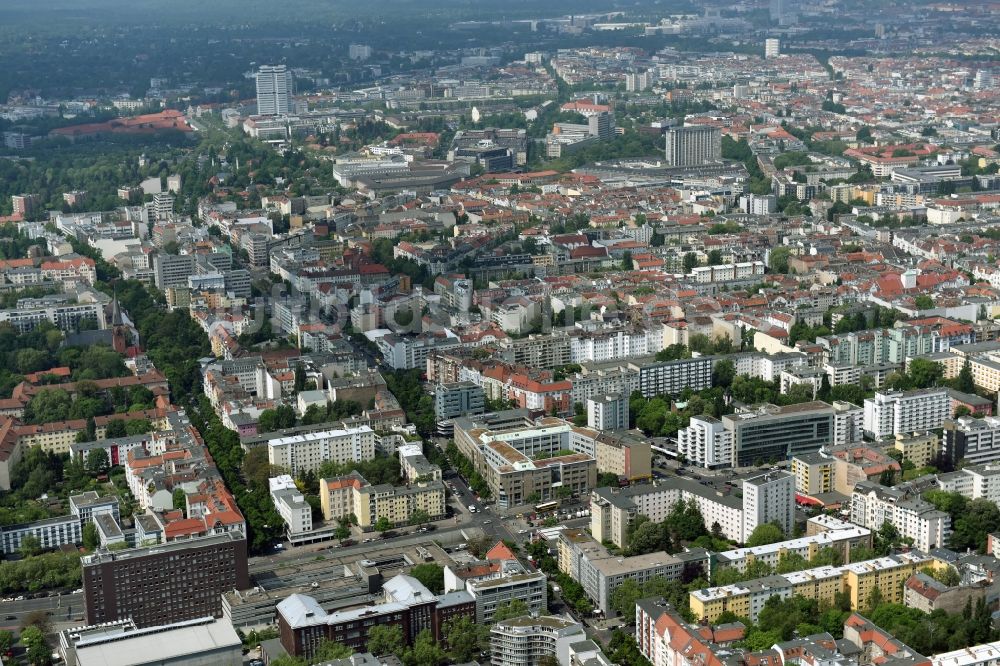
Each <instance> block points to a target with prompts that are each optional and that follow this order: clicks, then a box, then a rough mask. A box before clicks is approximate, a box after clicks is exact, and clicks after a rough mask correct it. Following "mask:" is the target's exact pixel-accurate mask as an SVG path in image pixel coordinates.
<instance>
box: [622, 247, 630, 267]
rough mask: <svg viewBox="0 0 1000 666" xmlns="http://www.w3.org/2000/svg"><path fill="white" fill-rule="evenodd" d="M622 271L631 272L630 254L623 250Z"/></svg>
mask: <svg viewBox="0 0 1000 666" xmlns="http://www.w3.org/2000/svg"><path fill="white" fill-rule="evenodd" d="M622 270H623V271H630V270H632V252H631V251H629V250H625V252H624V254H622Z"/></svg>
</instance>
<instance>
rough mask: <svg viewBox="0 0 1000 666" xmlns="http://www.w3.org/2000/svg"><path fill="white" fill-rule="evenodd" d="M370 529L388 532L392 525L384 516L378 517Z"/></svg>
mask: <svg viewBox="0 0 1000 666" xmlns="http://www.w3.org/2000/svg"><path fill="white" fill-rule="evenodd" d="M372 528H374V530H375V531H376V532H388V531H389V530H391V529H392V523H390V522H389V519H388V518H386V517H385V516H379V519H378V520H376V521H375V524H374V525H372Z"/></svg>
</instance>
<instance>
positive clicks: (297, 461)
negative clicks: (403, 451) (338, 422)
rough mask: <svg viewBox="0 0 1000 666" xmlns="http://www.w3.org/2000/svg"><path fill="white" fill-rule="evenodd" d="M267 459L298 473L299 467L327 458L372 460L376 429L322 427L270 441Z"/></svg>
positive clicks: (309, 467)
mask: <svg viewBox="0 0 1000 666" xmlns="http://www.w3.org/2000/svg"><path fill="white" fill-rule="evenodd" d="M267 457H268V461H269V462H270V463H271V464H272V465H275V466H277V467H281V468H283V469H286V470H288V471H289V472H290V473H291V474H293V475H297V474H298V473H299V471H300V470H305V471H313V472H315V471H316V470H317V469H319V466H320V465H322V464H323V463H324V462H326V461H328V460H331V461H333V462H336V463H345V462H351V461H361V460H371V459H373V458H374V457H375V431H374V430H372V429H371V428H369V427H368V426H360V427H358V428H349V429H347V430H323V431H320V432H311V433H305V434H302V435H294V436H291V437H279V438H278V439H272V440H271V441H269V442H268V443H267Z"/></svg>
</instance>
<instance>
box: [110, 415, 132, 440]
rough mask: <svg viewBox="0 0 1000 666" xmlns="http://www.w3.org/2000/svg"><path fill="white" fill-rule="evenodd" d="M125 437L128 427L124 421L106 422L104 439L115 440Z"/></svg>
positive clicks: (113, 420) (112, 420)
mask: <svg viewBox="0 0 1000 666" xmlns="http://www.w3.org/2000/svg"><path fill="white" fill-rule="evenodd" d="M127 435H128V426H126V425H125V421H123V420H122V419H111V420H110V421H108V425H106V426H105V427H104V437H105V438H106V439H115V438H117V437H125V436H127Z"/></svg>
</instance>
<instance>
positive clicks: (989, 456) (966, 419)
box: [941, 416, 1000, 465]
mask: <svg viewBox="0 0 1000 666" xmlns="http://www.w3.org/2000/svg"><path fill="white" fill-rule="evenodd" d="M942 428H943V432H942V435H941V455H942V456H943V457H944V458H945V459H946V460H948V461H949V462H950V463H951V464H952V465H957V464H958V462H959V461H961V460H964V461H966V462H968V463H972V464H981V463H987V462H995V461H997V460H1000V417H996V416H987V417H985V418H982V419H977V418H973V417H971V416H962V417H959V418H957V419H947V420H945V422H944V423H943V424H942Z"/></svg>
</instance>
